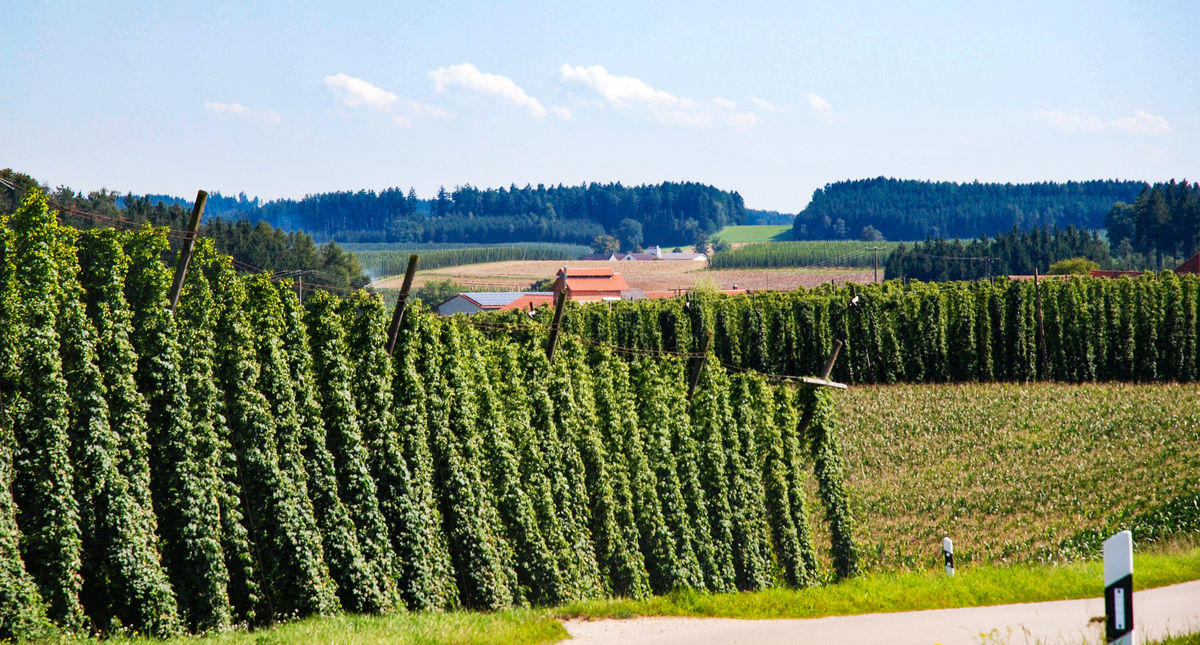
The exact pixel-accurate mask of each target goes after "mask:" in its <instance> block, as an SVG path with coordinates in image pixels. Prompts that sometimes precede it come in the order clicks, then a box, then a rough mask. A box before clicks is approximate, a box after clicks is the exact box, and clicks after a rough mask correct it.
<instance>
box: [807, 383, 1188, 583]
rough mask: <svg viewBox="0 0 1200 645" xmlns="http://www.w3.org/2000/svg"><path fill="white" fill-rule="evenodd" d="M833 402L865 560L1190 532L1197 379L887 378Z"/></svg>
mask: <svg viewBox="0 0 1200 645" xmlns="http://www.w3.org/2000/svg"><path fill="white" fill-rule="evenodd" d="M835 399H836V401H837V407H838V412H839V416H840V418H841V424H842V429H843V435H842V440H843V445H844V446H845V449H846V463H847V486H848V488H849V490H850V491H851V495H852V500H853V501H852V504H853V508H854V515H855V517H856V520H857V521H858V522H859V524H858V529H859V530H858V534H857V537H858V543H859V550H860V553H861V554H862V557H863V564H864V567H865V568H867V569H875V570H897V569H909V568H929V567H935V566H936V565H937V562H938V559H939V557H940V547H939V545H940V543H941V539H942V537H944V536H950V537H951V538H953V539H954V544H955V557H956V558H957V559H958V561H959V562H960V563H962V564H965V565H969V564H971V563H977V562H987V563H993V564H1002V563H1008V562H1029V561H1062V560H1068V559H1072V558H1077V557H1080V556H1094V555H1096V554H1097V553H1098V552H1099V544H1100V541H1101V540H1102V539H1103V538H1104V537H1107V536H1108V535H1109V534H1110V533H1111V532H1115V531H1116V530H1119V529H1123V528H1128V529H1131V530H1132V531H1133V533H1134V541H1135V545H1136V548H1139V549H1140V548H1145V547H1146V546H1147V545H1148V544H1149V543H1150V542H1152V541H1162V540H1164V539H1168V538H1170V537H1171V536H1173V535H1178V534H1193V535H1194V534H1195V533H1197V532H1200V507H1198V505H1200V389H1197V388H1196V387H1195V386H1194V385H1180V384H1160V385H1150V384H1142V385H1130V384H1087V385H1061V384H1046V383H1039V384H1030V385H1014V384H989V385H922V386H914V385H897V386H882V387H852V388H850V389H849V390H847V391H845V392H840V393H838V394H837V396H836V398H835ZM812 526H813V527H814V532H815V533H819V532H820V531H822V530H823V529H824V526H823V524H822V523H821V522H814V523H813V525H812ZM815 541H816V543H817V544H824V543H827V542H828V540H827V539H825V538H824V537H821V536H820V535H818V536H817V537H816V538H815Z"/></svg>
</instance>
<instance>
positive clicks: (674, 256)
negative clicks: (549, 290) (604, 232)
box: [579, 246, 708, 262]
mask: <svg viewBox="0 0 1200 645" xmlns="http://www.w3.org/2000/svg"><path fill="white" fill-rule="evenodd" d="M579 259H580V260H599V261H608V262H646V261H650V260H669V261H686V262H707V261H708V256H707V255H704V254H703V253H687V252H666V251H663V250H662V247H661V246H651V247H649V248H647V249H646V250H645V251H644V252H642V253H593V254H591V255H585V256H583V257H582V258H579Z"/></svg>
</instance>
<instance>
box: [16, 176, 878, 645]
mask: <svg viewBox="0 0 1200 645" xmlns="http://www.w3.org/2000/svg"><path fill="white" fill-rule="evenodd" d="M166 250H167V240H166V238H165V236H164V234H163V231H162V230H151V229H146V230H142V231H138V232H128V231H118V230H113V229H92V230H88V231H84V232H79V231H77V230H76V229H73V228H70V227H65V226H61V225H59V224H58V223H56V221H55V218H54V214H53V213H52V212H51V211H49V210H48V208H47V204H46V202H45V200H44V198H42V197H41V196H40V195H39V194H38V193H37V192H36V191H31V194H30V195H29V196H28V197H27V198H26V200H25V202H24V204H23V206H22V208H20V209H19V210H18V211H17V213H16V214H15V215H14V216H13V217H12V219H11V221H9V220H8V219H7V218H0V397H3V398H2V401H0V402H2V405H0V434H2V438H3V441H0V633H2V635H3V636H4V637H14V636H15V637H21V636H29V635H33V634H36V633H37V632H38V631H39V630H41V629H43V628H44V626H45V624H46V621H47V620H49V621H52V622H53V623H54V624H56V625H58V626H59V627H61V628H64V629H67V630H70V631H92V632H100V633H116V632H120V631H134V632H139V633H149V634H156V635H167V634H172V633H175V632H178V631H181V630H189V631H195V632H201V631H206V630H213V629H223V628H226V627H228V626H230V625H231V624H235V623H251V624H258V623H263V622H269V621H271V620H275V619H280V618H286V617H294V616H303V615H309V614H323V613H329V612H333V611H336V610H338V609H339V608H341V609H344V610H347V611H355V612H386V611H394V610H398V609H400V608H403V607H407V608H410V609H435V608H450V607H469V608H481V609H494V608H500V607H507V606H512V605H526V604H549V603H561V602H566V601H570V600H573V599H580V598H588V597H595V596H599V595H603V594H620V595H625V596H633V597H644V596H646V595H648V594H650V593H661V592H666V591H670V590H672V589H679V588H694V589H708V590H714V591H732V590H735V589H760V588H763V587H767V586H772V585H780V584H785V585H794V586H801V585H806V584H810V583H813V582H815V581H817V580H818V579H819V578H820V577H821V576H820V573H819V572H818V570H817V558H816V557H815V555H814V550H813V545H812V540H811V537H810V535H811V534H810V530H809V523H808V522H809V520H808V517H809V512H808V508H807V502H806V489H807V488H808V484H807V483H806V480H807V475H806V472H807V471H808V464H810V463H811V464H813V469H814V470H815V472H816V476H817V478H818V485H817V486H816V488H817V490H818V492H819V494H820V496H821V499H822V501H823V502H824V505H825V507H826V509H827V513H826V515H827V517H828V518H829V519H830V520H831V529H832V530H831V533H832V536H833V540H834V544H833V554H834V568H835V573H837V574H838V575H843V576H845V575H851V574H852V573H853V572H854V570H855V567H856V556H855V552H854V547H853V542H852V540H851V525H850V518H849V514H848V504H847V501H846V497H845V492H844V490H843V489H842V483H841V482H842V476H841V471H842V463H841V456H840V453H839V450H838V447H837V439H836V436H837V434H836V431H837V423H836V416H835V414H834V408H833V406H832V400H831V398H830V394H829V393H828V391H813V390H806V391H801V392H799V393H797V392H796V391H795V390H794V389H792V388H789V387H781V386H773V385H771V384H769V383H768V382H767V381H766V380H765V379H763V378H762V377H759V376H757V375H754V374H737V375H733V376H730V375H729V374H727V373H726V371H725V370H723V369H720V368H719V365H718V364H717V363H716V362H715V361H713V360H709V365H708V366H707V369H705V370H704V371H703V377H702V379H701V380H700V384H699V388H698V389H697V391H696V394H695V397H694V399H692V400H691V401H690V402H689V400H688V394H687V384H686V381H685V370H686V367H685V363H684V361H683V360H681V359H678V358H665V359H663V358H643V359H638V360H634V361H626V360H625V359H621V358H617V357H615V356H614V355H613V353H612V352H611V351H609V349H607V348H604V347H597V346H594V345H591V344H587V343H584V342H581V341H580V340H578V338H577V336H574V335H568V336H566V337H565V338H564V339H563V340H562V341H561V342H560V345H559V347H558V352H557V354H556V355H555V360H554V362H553V363H551V362H549V361H548V360H547V358H546V355H545V352H544V347H545V342H546V336H547V335H546V327H547V325H546V322H547V320H546V319H547V318H548V316H549V312H548V311H546V310H542V311H541V312H540V313H539V314H538V315H539V316H540V318H539V320H537V321H534V320H531V319H530V318H529V317H528V316H526V315H524V314H521V315H512V317H511V318H510V319H507V320H505V321H503V325H502V326H500V327H497V326H496V325H495V324H493V325H491V326H489V327H488V328H489V329H490V330H491V333H489V334H486V335H485V334H484V333H483V332H480V331H477V330H476V329H475V328H474V327H472V326H471V325H468V324H467V322H468V321H467V320H465V319H462V318H457V319H441V318H438V317H436V316H433V315H430V314H429V313H427V312H424V311H414V312H411V313H410V315H409V316H407V317H406V318H405V325H404V327H403V329H402V332H401V336H400V339H399V343H398V347H397V350H396V352H395V355H394V356H389V355H388V354H387V353H386V351H385V350H384V344H385V343H384V340H385V329H386V326H387V322H388V319H389V312H387V311H385V310H384V308H383V306H382V304H381V303H380V301H379V300H378V298H377V297H374V296H369V295H366V294H361V293H360V294H358V295H356V296H353V297H350V298H347V299H344V300H342V299H338V298H335V297H333V296H331V295H329V294H327V293H318V294H315V295H313V296H312V297H310V298H309V299H307V300H306V302H305V303H304V306H301V304H300V302H299V301H298V299H297V298H296V296H295V294H294V293H293V291H292V290H291V288H290V287H289V285H287V284H286V283H284V284H276V283H274V282H272V281H271V280H270V279H269V277H268V276H266V275H263V274H258V275H242V274H238V273H237V272H236V271H234V269H233V267H232V264H231V262H230V259H229V258H228V257H226V256H221V255H219V254H217V253H215V252H214V250H213V247H212V244H211V243H210V242H208V241H207V240H202V242H201V243H200V244H199V246H198V252H197V256H196V257H195V259H194V260H193V262H192V269H191V270H190V271H189V273H188V276H187V281H186V284H185V288H184V293H183V297H182V299H181V301H180V303H179V307H178V309H177V311H176V312H174V313H173V314H172V313H171V312H170V310H169V309H168V308H167V306H166V292H167V289H168V286H169V284H170V279H171V272H170V270H169V269H168V268H167V266H166V265H164V263H163V262H162V260H161V256H162V255H163V253H164V252H165V251H166ZM497 331H503V332H504V333H496V332H497ZM804 409H806V410H810V411H811V414H810V415H809V416H810V423H809V425H808V427H807V432H805V433H804V434H803V435H802V436H801V435H800V434H798V432H797V430H798V428H797V426H798V425H799V423H800V420H799V417H800V414H799V412H800V410H804Z"/></svg>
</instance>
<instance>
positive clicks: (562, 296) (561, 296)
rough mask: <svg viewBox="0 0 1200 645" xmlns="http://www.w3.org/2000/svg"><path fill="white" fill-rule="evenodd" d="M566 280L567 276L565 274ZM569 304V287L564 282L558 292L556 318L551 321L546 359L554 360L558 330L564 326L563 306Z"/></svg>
mask: <svg viewBox="0 0 1200 645" xmlns="http://www.w3.org/2000/svg"><path fill="white" fill-rule="evenodd" d="M563 281H564V282H565V281H566V280H565V276H564V280H563ZM566 304H567V287H566V285H565V284H564V285H563V288H562V290H561V291H559V292H558V301H557V302H555V303H554V320H553V321H551V323H550V341H549V342H548V343H546V360H547V361H549V362H551V363H553V362H554V349H555V348H556V347H558V332H559V329H560V328H561V327H562V317H563V308H564V307H565V306H566Z"/></svg>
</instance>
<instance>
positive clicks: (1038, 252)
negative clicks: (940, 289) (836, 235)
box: [884, 226, 1112, 282]
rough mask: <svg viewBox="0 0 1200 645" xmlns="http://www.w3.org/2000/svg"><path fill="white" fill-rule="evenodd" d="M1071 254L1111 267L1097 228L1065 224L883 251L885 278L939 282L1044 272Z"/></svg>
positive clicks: (1103, 241) (1105, 244)
mask: <svg viewBox="0 0 1200 645" xmlns="http://www.w3.org/2000/svg"><path fill="white" fill-rule="evenodd" d="M1071 258H1086V259H1088V260H1091V261H1093V262H1095V263H1096V264H1097V265H1098V266H1099V267H1101V268H1105V269H1107V268H1110V267H1111V265H1112V258H1110V257H1109V254H1108V242H1106V241H1105V240H1104V238H1102V237H1100V234H1099V233H1096V232H1088V231H1084V230H1080V229H1077V228H1075V227H1074V226H1067V227H1066V228H1065V229H1059V228H1058V227H1055V228H1053V229H1050V228H1048V227H1043V228H1037V229H1034V230H1032V231H1020V230H1017V229H1015V228H1014V229H1013V230H1011V231H1009V232H1007V233H1004V234H1003V235H998V236H996V237H994V238H988V237H987V236H980V237H979V238H978V239H974V240H970V241H968V242H964V241H962V240H957V239H956V240H946V239H937V240H925V241H924V242H917V243H915V244H913V245H912V246H909V245H907V244H900V245H899V246H898V247H896V248H895V249H893V250H892V252H891V253H890V254H889V255H888V258H887V264H886V270H885V271H884V278H885V279H888V280H893V279H908V280H921V281H923V282H944V281H948V280H978V279H981V278H991V277H993V276H1002V275H1031V274H1033V272H1034V270H1035V269H1036V270H1038V271H1040V272H1041V273H1046V272H1047V270H1048V269H1049V268H1050V266H1051V265H1052V264H1054V263H1055V262H1058V261H1060V260H1067V259H1071Z"/></svg>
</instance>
